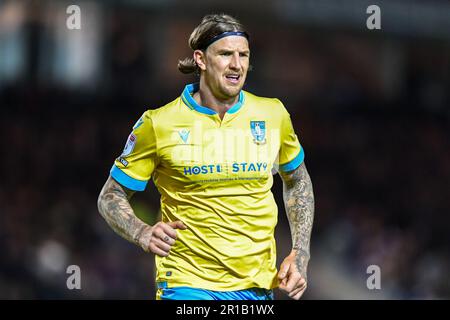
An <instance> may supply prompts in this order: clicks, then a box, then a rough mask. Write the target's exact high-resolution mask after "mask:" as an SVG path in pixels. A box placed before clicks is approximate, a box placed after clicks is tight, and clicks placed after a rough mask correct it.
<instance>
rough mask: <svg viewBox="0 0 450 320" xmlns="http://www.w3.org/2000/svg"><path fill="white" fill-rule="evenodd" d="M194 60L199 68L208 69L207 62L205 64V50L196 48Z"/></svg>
mask: <svg viewBox="0 0 450 320" xmlns="http://www.w3.org/2000/svg"><path fill="white" fill-rule="evenodd" d="M193 58H194V62H195V63H196V64H197V66H198V68H199V69H200V70H202V71H204V70H206V64H205V52H204V51H202V50H195V51H194V55H193Z"/></svg>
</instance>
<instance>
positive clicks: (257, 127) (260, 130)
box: [250, 121, 266, 144]
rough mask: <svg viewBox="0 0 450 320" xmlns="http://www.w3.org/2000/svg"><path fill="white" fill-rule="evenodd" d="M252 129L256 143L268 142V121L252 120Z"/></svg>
mask: <svg viewBox="0 0 450 320" xmlns="http://www.w3.org/2000/svg"><path fill="white" fill-rule="evenodd" d="M250 129H251V131H252V136H253V142H254V143H256V144H265V143H266V122H265V121H250Z"/></svg>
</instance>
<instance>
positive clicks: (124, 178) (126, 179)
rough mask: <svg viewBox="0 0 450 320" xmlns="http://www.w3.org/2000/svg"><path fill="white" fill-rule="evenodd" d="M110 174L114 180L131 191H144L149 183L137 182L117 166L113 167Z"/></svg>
mask: <svg viewBox="0 0 450 320" xmlns="http://www.w3.org/2000/svg"><path fill="white" fill-rule="evenodd" d="M110 174H111V177H113V178H114V180H116V181H117V182H119V183H120V184H121V185H123V186H124V187H127V188H128V189H130V190H133V191H144V190H145V188H146V187H147V181H142V180H137V179H134V178H132V177H130V176H129V175H127V174H126V173H125V172H123V171H122V170H120V169H119V168H118V167H117V166H116V165H115V164H114V165H113V166H112V168H111V171H110Z"/></svg>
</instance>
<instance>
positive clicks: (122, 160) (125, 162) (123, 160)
mask: <svg viewBox="0 0 450 320" xmlns="http://www.w3.org/2000/svg"><path fill="white" fill-rule="evenodd" d="M119 161H120V163H122V164H123V166H124V167H126V166H127V165H128V161H127V160H125V159H124V158H122V157H119Z"/></svg>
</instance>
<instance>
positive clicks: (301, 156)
mask: <svg viewBox="0 0 450 320" xmlns="http://www.w3.org/2000/svg"><path fill="white" fill-rule="evenodd" d="M303 160H305V152H304V151H303V148H301V149H300V152H299V153H298V155H297V156H296V157H295V158H294V159H293V160H291V161H289V162H288V163H285V164H282V165H280V170H281V171H284V172H288V171H292V170H295V169H297V168H298V167H299V166H300V165H301V164H302V162H303Z"/></svg>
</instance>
